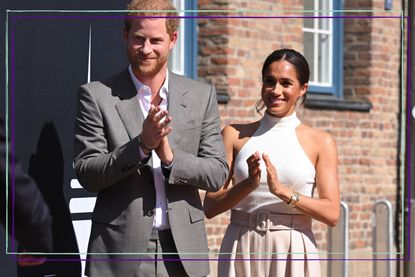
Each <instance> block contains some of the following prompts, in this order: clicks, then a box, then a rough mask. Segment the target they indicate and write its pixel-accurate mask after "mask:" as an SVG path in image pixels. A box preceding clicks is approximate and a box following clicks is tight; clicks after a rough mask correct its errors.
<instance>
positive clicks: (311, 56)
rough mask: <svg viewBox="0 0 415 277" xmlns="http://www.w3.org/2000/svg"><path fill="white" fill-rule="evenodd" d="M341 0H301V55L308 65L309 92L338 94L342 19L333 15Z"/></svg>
mask: <svg viewBox="0 0 415 277" xmlns="http://www.w3.org/2000/svg"><path fill="white" fill-rule="evenodd" d="M341 9H342V6H341V0H309V1H304V10H307V11H310V12H306V13H305V14H304V15H305V17H310V18H304V25H303V43H304V56H305V57H306V59H307V61H308V62H309V65H310V71H311V74H310V82H309V92H311V93H315V94H322V95H330V96H335V97H337V98H342V95H343V92H342V83H343V77H342V75H343V58H342V57H343V55H342V50H343V49H342V44H343V27H342V25H343V21H342V19H341V18H333V17H335V16H336V15H338V13H336V12H333V11H335V10H337V11H338V10H341Z"/></svg>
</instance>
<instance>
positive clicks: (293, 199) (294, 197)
mask: <svg viewBox="0 0 415 277" xmlns="http://www.w3.org/2000/svg"><path fill="white" fill-rule="evenodd" d="M298 201H300V194H299V193H298V192H296V191H294V192H293V194H292V195H291V199H290V201H288V203H287V205H288V206H290V207H292V208H294V207H295V205H297V203H298Z"/></svg>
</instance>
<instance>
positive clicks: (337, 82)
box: [303, 0, 344, 99]
mask: <svg viewBox="0 0 415 277" xmlns="http://www.w3.org/2000/svg"><path fill="white" fill-rule="evenodd" d="M331 1H333V2H332V7H333V8H332V10H333V11H336V12H333V15H332V17H333V18H332V30H333V37H332V40H333V43H332V50H331V51H332V53H333V54H332V57H333V58H332V60H331V68H332V70H331V72H332V84H331V85H330V86H323V85H321V86H319V85H315V84H313V85H311V84H309V86H308V92H309V93H310V94H315V95H322V96H331V97H335V98H337V99H343V37H344V34H343V18H339V17H336V16H338V15H341V13H340V12H338V11H340V10H342V9H343V3H342V0H331ZM303 34H304V32H303ZM311 70H313V69H311Z"/></svg>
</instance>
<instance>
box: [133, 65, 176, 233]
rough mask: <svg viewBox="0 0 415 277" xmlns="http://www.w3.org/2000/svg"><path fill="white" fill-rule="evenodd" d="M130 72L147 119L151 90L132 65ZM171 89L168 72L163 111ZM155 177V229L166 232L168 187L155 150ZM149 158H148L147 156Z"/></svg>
mask: <svg viewBox="0 0 415 277" xmlns="http://www.w3.org/2000/svg"><path fill="white" fill-rule="evenodd" d="M128 71H129V72H130V76H131V79H132V80H133V83H134V86H135V88H136V89H137V95H138V102H139V104H140V107H141V111H142V112H143V115H144V118H146V117H147V115H148V112H149V110H150V106H151V89H150V88H149V87H148V86H146V85H144V84H143V83H141V82H140V81H139V80H138V79H137V78H136V77H135V75H134V73H133V72H132V69H131V65H130V66H129V67H128ZM168 87H169V72H168V70H166V79H165V80H164V83H163V86H162V87H161V88H160V91H159V95H160V98H161V102H160V104H159V106H160V108H161V109H162V110H167V104H168V102H167V95H168ZM140 155H141V157H144V158H145V157H146V156H145V154H144V153H143V151H142V149H140ZM151 155H152V158H153V176H154V186H155V189H156V208H155V210H154V221H153V229H157V230H165V229H170V223H169V218H168V216H167V200H166V187H165V179H164V175H163V173H162V171H161V161H160V158H159V157H158V156H157V154H156V152H155V151H154V150H153V151H152V153H151ZM147 157H148V156H147Z"/></svg>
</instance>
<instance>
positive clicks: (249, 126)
mask: <svg viewBox="0 0 415 277" xmlns="http://www.w3.org/2000/svg"><path fill="white" fill-rule="evenodd" d="M258 126H259V121H255V122H251V123H245V124H230V125H227V126H225V128H223V130H222V135H223V136H224V137H232V138H234V139H236V140H240V139H244V138H250V137H251V136H252V135H253V134H254V133H255V131H256V129H258Z"/></svg>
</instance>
